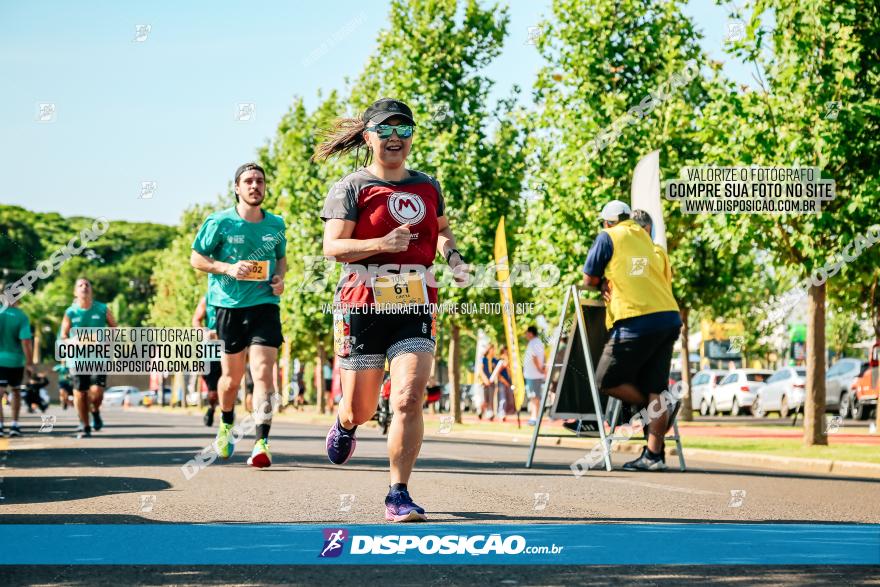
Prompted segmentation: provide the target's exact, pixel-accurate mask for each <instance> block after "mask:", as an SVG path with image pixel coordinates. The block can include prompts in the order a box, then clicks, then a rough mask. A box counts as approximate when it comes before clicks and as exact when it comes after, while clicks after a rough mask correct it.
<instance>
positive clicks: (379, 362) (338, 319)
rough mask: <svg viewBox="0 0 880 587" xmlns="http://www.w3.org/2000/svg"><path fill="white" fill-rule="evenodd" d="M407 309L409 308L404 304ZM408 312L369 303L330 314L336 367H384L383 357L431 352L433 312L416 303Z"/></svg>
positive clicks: (355, 368)
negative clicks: (380, 309) (381, 308)
mask: <svg viewBox="0 0 880 587" xmlns="http://www.w3.org/2000/svg"><path fill="white" fill-rule="evenodd" d="M407 309H410V308H407ZM411 309H412V311H411V312H401V313H390V312H376V311H375V310H374V309H373V308H371V307H369V306H364V307H363V308H347V309H345V310H343V311H337V312H334V314H333V343H334V344H333V346H334V350H335V352H336V355H337V356H338V357H339V358H340V363H339V365H340V367H341V368H342V369H348V370H349V371H362V370H365V369H384V368H385V359H386V358H387V359H388V362H389V363H390V362H391V360H392V359H394V358H395V357H397V356H400V355H403V354H406V353H432V354H433V352H434V344H435V340H436V338H437V316H436V314H433V313H431V312H430V311H429V309H428V308H424V309H423V308H422V307H421V306H418V307H416V308H411Z"/></svg>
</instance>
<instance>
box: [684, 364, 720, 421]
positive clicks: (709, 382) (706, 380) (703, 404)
mask: <svg viewBox="0 0 880 587" xmlns="http://www.w3.org/2000/svg"><path fill="white" fill-rule="evenodd" d="M728 373H729V371H726V370H724V369H703V370H702V371H697V373H695V374H694V377H693V379H691V405H692V406H693V407H695V408H696V407H699V408H700V415H701V416H708V415H709V407H710V403H709V400H710V398H711V397H712V390H713V389H715V386H716V385H718V384H719V383H720V382H721V380H722V379H724V378H725V377H727V374H728Z"/></svg>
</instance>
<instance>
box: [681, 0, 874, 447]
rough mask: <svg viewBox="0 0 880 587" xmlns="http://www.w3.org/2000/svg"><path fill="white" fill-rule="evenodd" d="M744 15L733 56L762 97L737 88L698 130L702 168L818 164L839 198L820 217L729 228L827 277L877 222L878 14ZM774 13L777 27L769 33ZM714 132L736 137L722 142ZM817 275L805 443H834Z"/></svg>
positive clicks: (818, 9)
mask: <svg viewBox="0 0 880 587" xmlns="http://www.w3.org/2000/svg"><path fill="white" fill-rule="evenodd" d="M745 13H747V14H749V16H748V26H747V34H746V37H745V38H744V39H743V40H742V41H740V42H737V43H735V44H734V45H733V46H732V52H733V53H734V55H736V56H737V57H739V58H741V59H744V60H746V61H748V62H750V63H752V64H754V67H755V70H756V79H757V80H758V81H759V83H760V85H761V87H760V89H759V90H756V91H742V92H741V91H737V90H736V88H735V87H734V86H733V84H729V85H728V87H727V88H726V89H724V90H723V91H720V92H719V93H718V95H717V96H715V97H716V100H714V101H713V103H712V104H711V105H710V106H709V107H707V108H706V109H704V111H703V117H702V118H701V120H699V121H697V124H698V125H699V126H700V127H701V128H702V137H703V141H704V152H705V158H706V159H707V160H712V161H714V162H716V163H717V164H719V165H722V164H739V165H751V164H757V165H800V166H813V167H817V168H819V169H821V170H822V176H823V177H824V178H832V179H834V180H835V181H836V195H837V197H836V199H835V200H834V201H833V202H830V203H825V204H823V206H822V212H821V213H820V214H809V215H807V214H803V215H781V216H774V215H761V214H750V215H741V216H737V217H734V218H733V219H732V221H731V224H730V230H731V231H732V232H733V233H734V234H735V235H736V237H737V238H740V239H742V240H744V241H747V242H752V243H754V244H755V246H757V247H759V248H761V249H764V250H767V251H769V252H771V253H772V254H773V258H774V263H775V264H777V265H779V266H783V267H786V268H788V269H790V270H791V271H792V272H793V273H795V274H796V275H797V276H798V278H799V279H803V278H804V277H806V276H808V275H810V274H811V273H813V271H814V270H822V269H823V267H824V266H825V265H826V263H827V262H829V261H833V259H832V258H831V255H832V254H834V253H837V252H839V251H841V249H842V247H843V246H844V245H845V244H846V243H851V242H854V241H855V240H856V239H858V238H862V236H861V235H862V234H863V233H864V232H865V231H866V229H867V228H868V227H869V226H871V224H873V223H876V222H877V218H878V215H877V204H878V181H880V180H878V177H877V173H876V162H877V161H878V160H880V142H878V138H877V137H878V130H880V129H878V116H877V113H878V112H880V102H878V92H880V84H878V81H880V80H878V61H880V56H878V48H877V44H876V39H877V38H878V26H880V25H878V19H877V18H876V16H877V7H876V6H875V5H874V4H872V3H869V2H861V1H850V2H842V3H841V2H831V1H829V0H820V1H809V2H808V1H806V0H768V1H760V0H759V1H757V2H747V3H746V7H745ZM771 13H772V15H773V22H774V25H773V26H772V28H770V25H768V24H767V23H768V15H769V14H771ZM829 102H838V103H840V104H842V108H841V110H840V112H839V115H838V116H837V118H836V119H834V117H829V116H828V106H827V104H828V103H829ZM718 128H735V129H736V132H735V133H734V132H731V133H719V132H718ZM862 257H864V258H862ZM862 257H860V258H859V260H856V262H855V263H854V264H853V266H852V267H849V268H848V270H855V269H856V268H857V266H859V264H861V263H869V264H870V263H871V261H870V252H866V253H864V254H863V255H862ZM874 259H876V256H875V257H874ZM861 267H863V268H864V267H865V265H861ZM874 267H876V263H874V266H873V267H872V270H871V271H862V272H861V273H860V274H852V275H851V276H852V277H853V279H855V280H857V281H860V282H862V283H868V282H869V280H870V279H871V277H872V275H873V269H874ZM853 273H856V272H855V271H854V272H853ZM818 275H819V276H820V279H819V280H818V282H817V283H816V284H813V285H810V287H809V292H808V299H809V319H808V336H807V388H808V390H807V401H806V406H805V418H804V421H805V426H804V443H805V444H806V445H817V444H818V445H821V444H827V442H828V439H827V437H826V436H825V433H824V414H825V389H824V388H825V359H826V350H825V348H826V344H825V316H826V313H825V303H826V289H827V288H826V283H825V281H824V278H823V275H822V273H821V272H820V273H818ZM837 279H840V278H837ZM832 283H834V281H832ZM846 285H847V284H846V283H845V282H844V283H842V284H841V287H846ZM832 287H833V286H832Z"/></svg>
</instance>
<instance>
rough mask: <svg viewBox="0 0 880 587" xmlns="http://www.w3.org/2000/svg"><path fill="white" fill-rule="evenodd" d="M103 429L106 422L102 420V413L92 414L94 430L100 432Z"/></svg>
mask: <svg viewBox="0 0 880 587" xmlns="http://www.w3.org/2000/svg"><path fill="white" fill-rule="evenodd" d="M103 427H104V420H102V419H101V413H100V412H92V429H93V430H94V431H95V432H98V431H100V430H101V428H103Z"/></svg>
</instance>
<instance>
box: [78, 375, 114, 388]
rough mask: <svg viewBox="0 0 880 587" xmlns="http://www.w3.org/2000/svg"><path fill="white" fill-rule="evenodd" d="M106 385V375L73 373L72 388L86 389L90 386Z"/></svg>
mask: <svg viewBox="0 0 880 587" xmlns="http://www.w3.org/2000/svg"><path fill="white" fill-rule="evenodd" d="M93 385H97V386H98V387H107V376H106V375H74V376H73V388H74V389H75V390H77V391H88V390H89V388H90V387H92V386H93Z"/></svg>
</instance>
